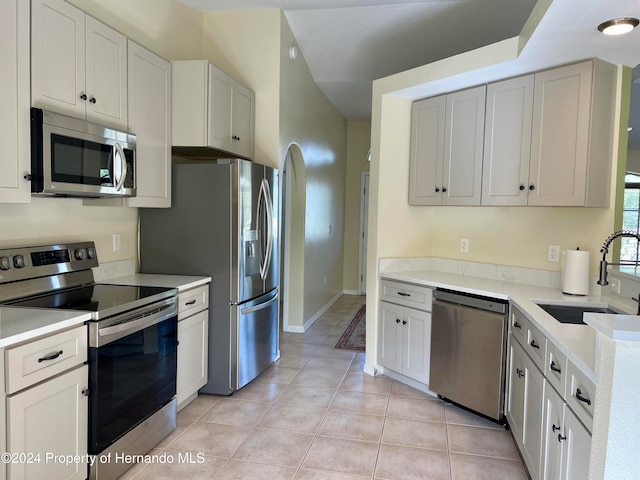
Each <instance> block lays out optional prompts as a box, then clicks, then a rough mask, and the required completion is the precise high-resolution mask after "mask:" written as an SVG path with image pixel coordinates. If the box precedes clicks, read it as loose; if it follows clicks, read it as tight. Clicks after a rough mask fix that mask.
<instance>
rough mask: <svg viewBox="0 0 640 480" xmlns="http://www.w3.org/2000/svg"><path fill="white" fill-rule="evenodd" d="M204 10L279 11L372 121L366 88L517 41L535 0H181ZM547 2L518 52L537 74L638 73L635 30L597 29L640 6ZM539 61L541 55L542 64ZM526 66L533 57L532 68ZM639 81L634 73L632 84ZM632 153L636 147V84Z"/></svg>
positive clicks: (356, 109) (612, 0)
mask: <svg viewBox="0 0 640 480" xmlns="http://www.w3.org/2000/svg"><path fill="white" fill-rule="evenodd" d="M179 1H181V2H182V3H184V4H187V5H190V6H192V7H194V8H196V9H198V10H202V11H220V10H238V9H265V8H267V9H273V8H275V9H281V10H283V11H284V14H285V15H286V18H287V21H288V23H289V25H290V26H291V29H292V31H293V34H294V36H295V38H296V41H297V43H298V47H299V49H300V51H301V53H302V55H303V57H304V59H305V61H306V62H307V64H308V66H309V69H310V71H311V74H312V76H313V78H314V80H315V82H316V83H317V84H318V86H319V87H320V88H321V89H322V90H323V91H324V93H325V95H326V96H327V98H328V99H329V100H330V101H331V102H332V103H333V104H334V105H335V106H336V108H337V109H338V110H339V111H340V112H341V113H342V114H343V115H344V117H345V118H347V119H350V120H351V119H369V118H370V116H371V85H372V81H373V80H375V79H377V78H382V77H385V76H388V75H392V74H394V73H398V72H401V71H404V70H408V69H410V68H413V67H417V66H420V65H426V64H428V63H431V62H434V61H436V60H439V59H442V58H446V57H449V56H452V55H456V54H458V53H462V52H465V51H469V50H473V49H475V48H479V47H481V46H484V45H488V44H491V43H494V42H497V41H500V40H504V39H506V38H510V37H514V36H517V35H518V34H520V32H521V30H522V27H523V25H524V24H525V22H526V21H527V19H528V17H529V14H530V13H531V11H532V9H533V8H534V6H535V4H536V3H537V1H536V0H413V1H411V0H179ZM540 3H541V4H546V3H550V4H551V6H550V7H549V8H548V10H547V12H546V14H545V16H544V17H543V19H542V21H541V22H540V25H539V27H538V28H537V29H536V31H535V32H534V34H533V35H532V37H531V39H530V40H529V42H528V43H527V45H526V47H525V49H524V51H523V52H522V55H521V60H522V62H524V63H527V62H530V63H531V64H532V65H534V66H536V67H538V68H539V67H540V66H541V65H542V66H544V65H547V66H552V65H558V64H561V63H566V62H567V61H575V60H577V59H583V58H587V57H599V58H602V59H604V60H608V61H610V62H612V63H619V64H624V65H629V66H632V67H634V66H636V65H638V64H639V63H640V28H637V29H636V30H635V31H634V32H632V33H630V34H627V35H624V36H621V37H606V36H604V35H602V34H601V33H599V32H598V31H597V30H596V27H597V25H598V24H599V23H600V22H603V21H605V20H608V19H610V18H616V17H621V16H633V17H640V0H553V1H552V0H540ZM541 57H542V58H541ZM531 59H535V60H534V61H531ZM638 76H640V67H639V68H637V69H636V70H635V71H634V78H636V77H638ZM632 90H633V91H632V108H631V118H630V125H636V128H635V130H634V131H633V132H632V134H631V135H630V137H631V138H630V147H631V148H634V149H640V80H637V83H634V84H633V88H632Z"/></svg>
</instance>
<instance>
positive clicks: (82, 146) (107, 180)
mask: <svg viewBox="0 0 640 480" xmlns="http://www.w3.org/2000/svg"><path fill="white" fill-rule="evenodd" d="M135 160H136V137H135V135H131V134H129V133H126V132H120V131H117V130H113V129H111V128H107V127H105V126H103V125H98V124H95V123H90V122H86V121H84V120H80V119H77V118H73V117H68V116H66V115H60V114H58V113H53V112H48V111H46V110H41V109H39V108H32V109H31V193H32V194H33V195H46V196H50V195H54V196H65V197H70V196H74V197H133V196H135V194H136V163H135Z"/></svg>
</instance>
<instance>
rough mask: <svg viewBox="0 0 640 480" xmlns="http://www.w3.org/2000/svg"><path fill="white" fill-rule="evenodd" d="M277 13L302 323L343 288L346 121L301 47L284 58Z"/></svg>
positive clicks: (287, 37)
mask: <svg viewBox="0 0 640 480" xmlns="http://www.w3.org/2000/svg"><path fill="white" fill-rule="evenodd" d="M281 15H282V17H281V18H282V21H281V25H282V29H281V44H280V85H279V97H280V125H279V127H280V133H279V135H280V139H279V144H280V147H279V148H280V154H279V157H280V159H281V161H282V160H284V157H285V155H286V152H287V150H288V149H289V146H290V145H292V144H294V145H296V146H297V148H299V149H300V153H301V155H302V157H303V159H304V168H305V179H306V211H305V225H304V239H305V240H304V257H303V258H294V259H292V261H293V262H300V261H301V262H302V264H303V265H304V273H303V275H304V280H303V282H304V287H303V288H304V294H303V297H304V305H303V308H302V318H294V317H292V318H290V319H289V324H290V325H296V323H297V325H302V324H304V323H307V322H308V321H309V320H311V319H313V318H314V316H315V315H316V314H317V313H318V312H319V311H321V310H322V309H323V308H324V307H326V306H327V305H328V303H329V302H330V301H331V300H332V299H334V298H335V297H336V296H338V295H340V294H341V293H342V291H343V283H342V279H343V239H344V202H345V175H346V162H347V122H346V120H345V119H344V118H343V117H342V115H340V113H339V112H338V111H337V110H336V109H335V107H334V106H333V105H332V104H331V103H330V102H329V100H327V98H326V97H325V95H324V94H323V93H322V91H321V90H320V89H319V88H318V86H317V85H316V84H315V82H314V81H313V77H312V76H311V73H310V71H309V68H308V66H307V64H306V62H305V60H304V55H303V54H302V52H300V53H299V55H298V58H297V60H296V61H291V60H290V59H289V47H290V46H291V45H294V44H295V38H294V36H293V33H292V31H291V28H290V27H289V24H288V23H287V21H286V18H285V16H284V14H281ZM325 278H326V283H325V281H324V279H325ZM285 293H286V292H285Z"/></svg>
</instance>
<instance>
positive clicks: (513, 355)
mask: <svg viewBox="0 0 640 480" xmlns="http://www.w3.org/2000/svg"><path fill="white" fill-rule="evenodd" d="M509 359H510V365H509V397H508V401H507V412H506V415H507V420H508V421H509V425H510V426H511V429H512V430H513V435H514V437H515V439H516V443H517V444H518V447H519V448H520V453H521V454H522V457H523V459H524V462H525V465H526V466H527V470H529V474H530V475H531V478H532V479H537V478H540V476H539V474H540V460H541V454H542V409H543V397H544V377H543V376H542V373H541V372H540V370H538V368H537V367H536V366H535V364H534V363H533V362H532V361H531V359H530V358H529V357H528V356H527V354H526V353H525V352H524V350H523V348H522V347H521V346H520V344H519V343H518V342H516V341H515V340H514V339H513V336H512V337H511V343H510V346H509Z"/></svg>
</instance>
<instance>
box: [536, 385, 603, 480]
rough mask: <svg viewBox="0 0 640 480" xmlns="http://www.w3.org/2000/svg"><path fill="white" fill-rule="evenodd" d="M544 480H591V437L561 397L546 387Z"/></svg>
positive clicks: (542, 472) (542, 475)
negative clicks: (589, 479) (587, 479)
mask: <svg viewBox="0 0 640 480" xmlns="http://www.w3.org/2000/svg"><path fill="white" fill-rule="evenodd" d="M544 409H545V410H544V436H543V442H544V458H545V459H546V461H545V462H544V465H543V469H542V471H541V477H540V478H541V479H543V480H555V479H560V480H574V479H575V480H578V479H586V478H588V477H589V456H590V453H591V434H590V433H589V430H587V428H586V427H585V426H584V425H583V424H582V423H581V422H580V421H579V420H578V417H576V415H575V414H574V413H573V411H572V410H571V409H570V408H569V407H568V405H567V404H566V403H565V402H564V400H563V399H562V397H560V395H559V394H558V393H557V392H556V391H555V390H554V389H553V388H552V387H551V385H550V384H549V383H547V385H546V389H545V396H544Z"/></svg>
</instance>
